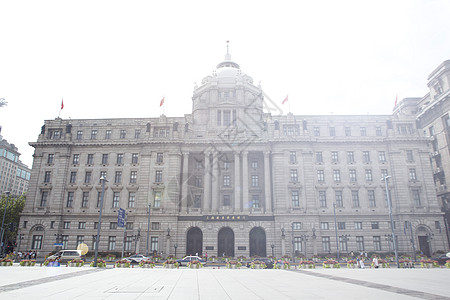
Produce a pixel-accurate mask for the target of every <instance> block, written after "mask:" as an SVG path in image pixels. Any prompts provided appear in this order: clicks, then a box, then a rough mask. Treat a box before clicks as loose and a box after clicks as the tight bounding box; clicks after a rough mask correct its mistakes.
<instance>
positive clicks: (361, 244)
mask: <svg viewBox="0 0 450 300" xmlns="http://www.w3.org/2000/svg"><path fill="white" fill-rule="evenodd" d="M356 250H358V251H364V250H365V249H364V237H363V236H357V237H356Z"/></svg>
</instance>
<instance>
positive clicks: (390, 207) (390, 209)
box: [381, 176, 400, 268]
mask: <svg viewBox="0 0 450 300" xmlns="http://www.w3.org/2000/svg"><path fill="white" fill-rule="evenodd" d="M389 178H391V176H384V177H383V178H381V180H382V181H383V180H384V184H385V186H386V198H387V201H388V208H389V219H390V221H391V232H392V241H393V244H394V253H395V262H396V263H397V268H400V263H399V261H398V252H397V239H396V238H395V233H394V220H393V219H392V203H391V196H390V195H389V187H388V179H389Z"/></svg>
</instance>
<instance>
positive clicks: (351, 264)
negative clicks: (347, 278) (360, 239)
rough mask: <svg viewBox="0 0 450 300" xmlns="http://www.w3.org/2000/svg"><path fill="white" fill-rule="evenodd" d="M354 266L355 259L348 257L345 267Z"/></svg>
mask: <svg viewBox="0 0 450 300" xmlns="http://www.w3.org/2000/svg"><path fill="white" fill-rule="evenodd" d="M355 266H356V260H354V259H350V260H348V261H347V268H349V269H354V268H355Z"/></svg>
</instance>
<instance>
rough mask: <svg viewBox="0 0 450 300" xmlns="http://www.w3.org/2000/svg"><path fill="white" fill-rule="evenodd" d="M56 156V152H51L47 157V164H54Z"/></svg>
mask: <svg viewBox="0 0 450 300" xmlns="http://www.w3.org/2000/svg"><path fill="white" fill-rule="evenodd" d="M54 157H55V155H54V154H49V155H48V157H47V164H49V165H51V164H53V159H54Z"/></svg>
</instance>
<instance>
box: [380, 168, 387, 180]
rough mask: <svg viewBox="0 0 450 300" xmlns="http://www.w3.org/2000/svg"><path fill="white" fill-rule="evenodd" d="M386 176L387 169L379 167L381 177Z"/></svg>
mask: <svg viewBox="0 0 450 300" xmlns="http://www.w3.org/2000/svg"><path fill="white" fill-rule="evenodd" d="M387 176H388V170H387V169H381V178H385V177H387Z"/></svg>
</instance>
